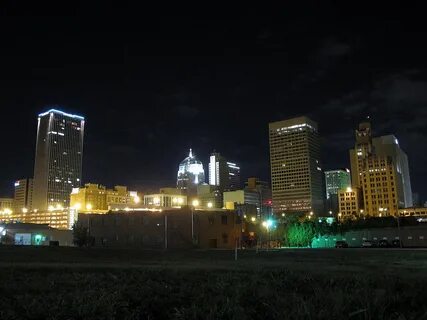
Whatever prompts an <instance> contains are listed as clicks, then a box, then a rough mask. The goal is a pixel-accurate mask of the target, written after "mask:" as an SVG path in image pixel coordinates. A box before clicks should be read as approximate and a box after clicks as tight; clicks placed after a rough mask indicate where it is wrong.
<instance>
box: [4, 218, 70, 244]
mask: <svg viewBox="0 0 427 320" xmlns="http://www.w3.org/2000/svg"><path fill="white" fill-rule="evenodd" d="M0 243H2V244H13V245H23V246H30V245H36V246H46V245H54V246H72V245H73V232H72V231H70V230H58V229H55V228H52V227H49V226H48V225H47V224H33V223H7V224H0Z"/></svg>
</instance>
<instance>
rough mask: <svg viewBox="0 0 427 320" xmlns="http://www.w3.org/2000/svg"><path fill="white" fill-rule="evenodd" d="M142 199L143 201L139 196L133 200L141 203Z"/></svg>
mask: <svg viewBox="0 0 427 320" xmlns="http://www.w3.org/2000/svg"><path fill="white" fill-rule="evenodd" d="M140 201H141V199H140V197H138V196H135V197H133V202H135V203H139V202H140Z"/></svg>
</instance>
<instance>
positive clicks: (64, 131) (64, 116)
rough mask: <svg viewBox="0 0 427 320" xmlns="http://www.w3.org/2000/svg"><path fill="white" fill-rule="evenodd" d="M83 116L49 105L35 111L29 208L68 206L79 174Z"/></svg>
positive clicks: (80, 168) (77, 185) (79, 176)
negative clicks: (35, 131)
mask: <svg viewBox="0 0 427 320" xmlns="http://www.w3.org/2000/svg"><path fill="white" fill-rule="evenodd" d="M84 123H85V121H84V118H83V117H81V116H78V115H73V114H69V113H65V112H63V111H59V110H55V109H51V110H48V111H46V112H43V113H41V114H39V117H38V125H37V141H36V156H35V164H34V190H33V205H32V207H33V209H38V210H46V209H47V208H48V207H50V206H53V207H64V208H66V207H68V206H69V203H70V194H71V190H72V189H73V188H76V187H79V186H80V183H81V178H82V157H83V134H84Z"/></svg>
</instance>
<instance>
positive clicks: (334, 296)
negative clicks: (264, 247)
mask: <svg viewBox="0 0 427 320" xmlns="http://www.w3.org/2000/svg"><path fill="white" fill-rule="evenodd" d="M426 288H427V251H425V250H392V249H388V250H381V249H337V250H334V249H330V250H327V249H325V250H320V249H319V250H310V249H300V250H280V251H270V252H260V253H259V254H257V253H256V252H255V251H242V252H239V258H238V261H234V252H232V251H223V250H218V251H171V252H164V251H150V250H144V251H142V250H131V249H94V248H90V249H79V248H54V247H52V248H49V247H0V294H1V299H0V319H21V318H26V319H168V318H171V319H427V302H426V299H425V297H426V294H425V292H426Z"/></svg>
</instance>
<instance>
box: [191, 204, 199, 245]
mask: <svg viewBox="0 0 427 320" xmlns="http://www.w3.org/2000/svg"><path fill="white" fill-rule="evenodd" d="M191 204H192V206H191V241H192V242H193V244H194V209H195V208H196V207H198V206H199V200H197V199H194V200H193V201H192V203H191Z"/></svg>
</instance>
